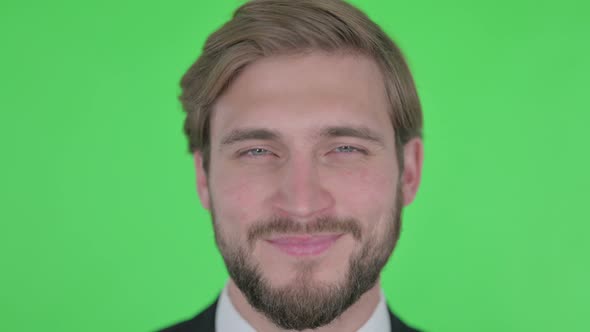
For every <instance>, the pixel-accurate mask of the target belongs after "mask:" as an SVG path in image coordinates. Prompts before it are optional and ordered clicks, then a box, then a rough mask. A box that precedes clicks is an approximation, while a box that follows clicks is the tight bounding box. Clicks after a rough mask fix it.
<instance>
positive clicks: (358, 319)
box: [228, 279, 381, 332]
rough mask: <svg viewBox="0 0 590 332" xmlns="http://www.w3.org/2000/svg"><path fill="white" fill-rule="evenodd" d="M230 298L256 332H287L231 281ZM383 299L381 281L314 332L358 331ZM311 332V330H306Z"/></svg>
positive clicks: (229, 285)
mask: <svg viewBox="0 0 590 332" xmlns="http://www.w3.org/2000/svg"><path fill="white" fill-rule="evenodd" d="M228 294H229V298H230V300H231V302H232V304H233V306H234V307H235V308H236V310H237V311H238V313H240V315H241V316H242V317H243V318H244V319H245V320H246V321H247V322H248V323H249V324H250V325H251V326H252V327H253V328H254V329H255V330H256V331H260V332H282V331H285V330H283V329H281V328H279V327H277V326H276V325H274V324H273V323H272V322H271V321H269V320H268V319H267V318H266V317H265V316H264V315H263V314H261V313H260V312H258V311H256V309H254V308H253V307H252V306H251V305H250V303H248V300H247V299H246V297H245V296H244V294H243V293H242V291H240V289H239V288H238V287H237V286H236V284H235V283H234V282H233V280H231V279H230V281H229V284H228ZM380 297H381V286H380V282H379V280H378V281H377V282H376V283H375V286H373V288H371V289H369V290H368V291H367V292H365V293H364V294H363V295H362V296H361V297H360V298H359V299H358V300H357V301H356V302H355V303H354V304H353V305H351V306H350V307H349V308H348V309H346V311H344V312H343V313H342V315H340V316H339V317H338V318H336V319H334V320H333V321H332V322H330V323H329V324H328V325H324V326H322V327H319V328H317V329H314V330H313V332H332V331H340V332H348V331H350V332H353V331H357V330H358V329H359V328H360V327H361V326H363V324H365V323H366V322H367V321H368V320H369V318H370V317H371V315H372V314H373V312H374V311H375V309H376V308H377V305H378V304H379V300H380ZM305 331H311V330H305Z"/></svg>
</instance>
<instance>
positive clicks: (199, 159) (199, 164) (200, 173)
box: [193, 151, 211, 210]
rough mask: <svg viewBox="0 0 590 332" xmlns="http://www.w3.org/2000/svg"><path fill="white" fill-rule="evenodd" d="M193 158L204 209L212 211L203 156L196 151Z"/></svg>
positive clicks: (198, 189)
mask: <svg viewBox="0 0 590 332" xmlns="http://www.w3.org/2000/svg"><path fill="white" fill-rule="evenodd" d="M193 157H194V163H195V171H196V180H197V192H198V193H199V198H200V199H201V204H202V205H203V207H204V208H205V209H207V210H210V204H211V202H210V198H209V183H208V179H207V173H206V172H205V168H204V167H203V155H202V154H201V152H200V151H195V153H194V156H193Z"/></svg>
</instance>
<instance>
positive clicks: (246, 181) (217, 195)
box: [210, 169, 272, 236]
mask: <svg viewBox="0 0 590 332" xmlns="http://www.w3.org/2000/svg"><path fill="white" fill-rule="evenodd" d="M270 183H272V181H271V179H269V177H268V176H266V177H265V176H260V175H254V174H243V173H241V174H237V173H234V172H229V171H224V170H223V169H219V170H218V171H217V172H214V173H212V174H211V179H210V192H211V198H212V201H213V207H214V209H215V217H216V220H217V222H218V223H220V224H223V225H224V226H223V227H224V228H226V229H227V228H228V227H230V228H229V229H230V230H231V233H232V234H233V235H232V236H236V235H238V234H245V229H247V228H248V226H249V225H250V224H252V223H253V222H255V221H257V220H259V219H260V218H263V217H265V216H266V214H265V213H266V211H265V209H264V208H265V206H264V201H265V200H266V197H268V195H269V194H270V193H269V189H270V188H271V187H270Z"/></svg>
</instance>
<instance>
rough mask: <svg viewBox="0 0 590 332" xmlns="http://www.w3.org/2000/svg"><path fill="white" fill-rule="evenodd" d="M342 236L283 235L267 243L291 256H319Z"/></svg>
mask: <svg viewBox="0 0 590 332" xmlns="http://www.w3.org/2000/svg"><path fill="white" fill-rule="evenodd" d="M342 235H344V234H322V235H283V236H277V237H273V238H271V239H268V240H266V241H267V242H268V243H270V244H272V245H273V246H275V247H276V248H278V249H279V250H281V251H282V252H284V253H286V254H288V255H291V256H317V255H320V254H321V253H323V252H325V251H326V250H328V249H329V248H330V247H331V246H332V245H333V244H334V242H336V241H337V240H338V239H339V238H340V237H341V236H342Z"/></svg>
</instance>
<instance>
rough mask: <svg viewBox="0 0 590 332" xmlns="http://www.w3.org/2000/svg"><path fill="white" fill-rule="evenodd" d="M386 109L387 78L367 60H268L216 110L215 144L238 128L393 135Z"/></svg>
mask: <svg viewBox="0 0 590 332" xmlns="http://www.w3.org/2000/svg"><path fill="white" fill-rule="evenodd" d="M388 109H389V103H388V100H387V94H386V91H385V85H384V81H383V75H382V73H381V72H380V69H379V66H378V65H377V63H376V62H375V61H374V60H372V59H371V58H369V57H366V56H362V55H352V54H325V53H311V54H299V55H282V56H272V57H266V58H262V59H260V60H258V61H256V62H254V63H252V64H250V65H248V66H247V67H245V68H244V70H243V71H242V72H241V73H240V74H239V75H238V76H237V77H236V79H235V80H234V81H233V82H232V84H231V85H230V86H229V87H228V89H227V90H226V91H225V92H224V93H223V94H222V95H221V96H220V97H219V98H218V100H217V101H216V103H215V104H214V105H213V115H212V119H211V134H212V141H214V140H215V137H216V136H218V134H220V133H222V132H225V131H227V130H233V129H235V128H239V127H273V128H274V129H277V130H281V129H288V128H291V129H295V128H298V129H304V128H305V129H307V130H313V128H318V130H319V128H320V127H322V126H331V125H362V126H367V127H381V129H382V130H386V129H390V130H391V131H392V130H393V128H392V126H391V120H390V116H389V112H388ZM375 129H378V128H375Z"/></svg>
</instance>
